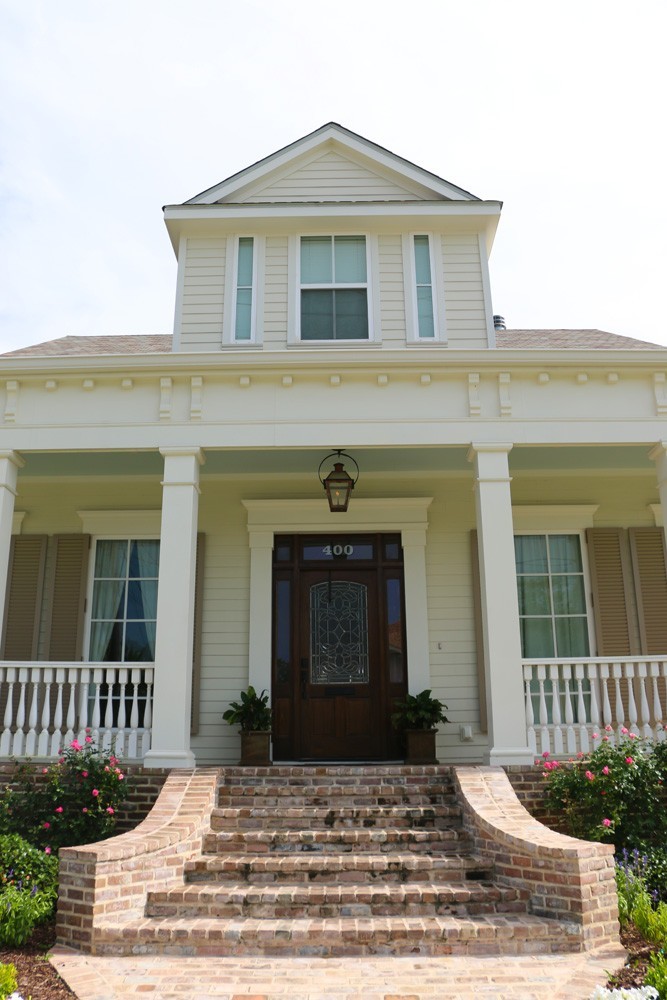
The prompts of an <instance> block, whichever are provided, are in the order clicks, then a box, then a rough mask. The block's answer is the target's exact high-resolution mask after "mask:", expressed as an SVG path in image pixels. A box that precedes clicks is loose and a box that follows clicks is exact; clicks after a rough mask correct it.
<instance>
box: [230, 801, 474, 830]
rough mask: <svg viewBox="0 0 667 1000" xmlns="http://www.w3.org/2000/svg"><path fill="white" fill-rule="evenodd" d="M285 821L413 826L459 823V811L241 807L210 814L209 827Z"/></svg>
mask: <svg viewBox="0 0 667 1000" xmlns="http://www.w3.org/2000/svg"><path fill="white" fill-rule="evenodd" d="M278 817H279V818H280V819H281V820H285V821H290V822H292V821H297V820H311V821H313V822H321V823H327V824H329V823H333V822H344V821H348V820H349V821H351V822H361V823H362V824H363V823H364V821H365V820H369V819H375V818H379V819H404V820H410V821H412V822H417V823H419V822H421V821H423V820H434V821H435V820H447V819H451V820H459V819H460V817H461V809H460V807H459V806H458V805H434V804H433V803H423V804H422V803H419V804H416V805H411V804H409V803H408V804H405V803H403V804H400V805H385V806H373V805H362V806H355V805H350V806H344V805H336V806H332V807H327V806H313V805H307V804H304V805H301V806H295V805H292V804H290V805H286V806H284V807H283V808H282V809H281V810H280V812H279V813H278V812H276V809H275V808H273V807H268V806H265V805H264V804H261V805H260V804H258V805H254V804H253V805H250V804H247V805H246V804H242V805H236V806H224V807H217V808H215V809H213V810H211V825H213V826H214V825H215V824H216V823H217V822H220V821H233V822H235V823H238V822H239V821H241V820H266V819H269V820H272V821H275V820H276V819H277V818H278Z"/></svg>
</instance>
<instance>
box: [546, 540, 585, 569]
mask: <svg viewBox="0 0 667 1000" xmlns="http://www.w3.org/2000/svg"><path fill="white" fill-rule="evenodd" d="M549 557H550V559H551V572H552V573H581V572H582V565H581V551H580V548H579V536H578V535H549Z"/></svg>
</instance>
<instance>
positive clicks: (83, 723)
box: [77, 667, 90, 743]
mask: <svg viewBox="0 0 667 1000" xmlns="http://www.w3.org/2000/svg"><path fill="white" fill-rule="evenodd" d="M89 691H90V669H89V668H88V667H82V668H81V671H80V674H79V718H78V734H77V739H78V741H79V743H85V740H86V736H88V735H89V733H87V732H86V729H87V728H88V707H89V706H88V692H89Z"/></svg>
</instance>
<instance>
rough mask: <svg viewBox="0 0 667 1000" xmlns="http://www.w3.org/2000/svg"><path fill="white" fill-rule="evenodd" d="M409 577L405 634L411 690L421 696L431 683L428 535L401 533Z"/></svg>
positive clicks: (421, 532) (406, 586) (406, 594)
mask: <svg viewBox="0 0 667 1000" xmlns="http://www.w3.org/2000/svg"><path fill="white" fill-rule="evenodd" d="M401 541H402V543H403V575H404V577H405V632H406V641H407V646H408V689H409V691H410V694H419V692H420V691H424V690H425V689H426V688H430V687H432V684H431V664H430V660H429V645H428V591H427V587H426V532H425V531H421V530H415V529H410V530H407V531H403V532H402V533H401Z"/></svg>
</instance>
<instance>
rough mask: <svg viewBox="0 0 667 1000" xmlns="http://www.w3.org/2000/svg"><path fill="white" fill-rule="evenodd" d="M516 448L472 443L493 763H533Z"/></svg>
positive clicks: (469, 453) (469, 454)
mask: <svg viewBox="0 0 667 1000" xmlns="http://www.w3.org/2000/svg"><path fill="white" fill-rule="evenodd" d="M511 449H512V445H511V444H472V445H471V447H470V451H469V452H468V460H469V461H472V462H474V465H475V509H476V515H477V540H478V546H479V568H480V582H481V599H482V600H481V603H482V627H483V635H484V664H485V673H486V691H487V703H488V716H489V744H490V745H489V763H490V764H494V765H495V764H530V763H532V761H533V759H534V756H533V754H532V753H531V751H530V748H529V747H528V744H527V739H526V715H525V707H524V692H523V677H522V670H521V634H520V630H519V601H518V597H517V591H516V562H515V558H514V528H513V524H512V497H511V493H510V482H511V479H510V474H509V462H508V455H509V453H510V451H511Z"/></svg>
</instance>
